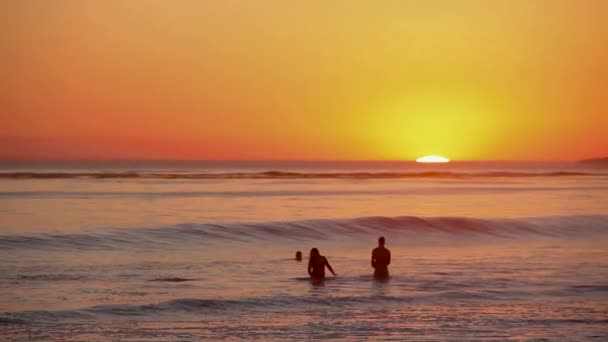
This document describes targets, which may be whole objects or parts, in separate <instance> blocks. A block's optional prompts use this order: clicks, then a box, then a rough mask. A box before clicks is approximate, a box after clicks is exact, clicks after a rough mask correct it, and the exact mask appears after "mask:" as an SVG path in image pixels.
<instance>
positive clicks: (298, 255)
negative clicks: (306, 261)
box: [296, 251, 302, 261]
mask: <svg viewBox="0 0 608 342" xmlns="http://www.w3.org/2000/svg"><path fill="white" fill-rule="evenodd" d="M296 260H297V261H302V252H300V251H297V252H296Z"/></svg>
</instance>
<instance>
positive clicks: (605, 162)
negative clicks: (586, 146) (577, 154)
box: [579, 157, 608, 167]
mask: <svg viewBox="0 0 608 342" xmlns="http://www.w3.org/2000/svg"><path fill="white" fill-rule="evenodd" d="M579 163H581V164H585V165H591V166H606V167H608V157H604V158H591V159H585V160H581V161H579Z"/></svg>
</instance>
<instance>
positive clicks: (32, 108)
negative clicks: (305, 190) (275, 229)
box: [0, 0, 608, 160]
mask: <svg viewBox="0 0 608 342" xmlns="http://www.w3.org/2000/svg"><path fill="white" fill-rule="evenodd" d="M0 42H1V43H0V44H2V49H1V52H0V59H1V67H0V70H1V72H2V73H1V76H2V82H0V119H1V124H0V158H18V159H24V158H25V159H36V158H44V159H48V158H58V159H75V158H86V159H91V158H111V159H121V158H154V159H159V158H161V159H162V158H169V159H414V158H417V157H419V156H421V155H426V154H437V155H445V156H447V157H449V158H451V159H460V160H463V159H468V160H482V159H493V160H496V159H501V160H574V159H579V158H587V157H594V156H603V155H608V133H606V132H608V1H603V0H597V1H574V0H572V1H559V0H546V1H524V0H505V1H501V0H494V1H487V0H483V1H466V0H465V1H451V0H445V1H433V0H431V1H405V0H403V1H392V0H386V1H355V0H351V1H337V0H336V1H284V0H280V1H272V0H264V1H262V0H260V1H255V0H243V1H229V0H225V1H224V0H218V1H198V0H191V1H188V0H179V1H137V0H132V1H111V0H108V1H95V0H91V1H86V0H82V1H62V0H54V1H46V0H40V1H28V0H19V1H3V2H1V3H0Z"/></svg>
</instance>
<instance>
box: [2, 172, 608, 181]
mask: <svg viewBox="0 0 608 342" xmlns="http://www.w3.org/2000/svg"><path fill="white" fill-rule="evenodd" d="M573 176H586V177H591V176H608V173H599V172H597V173H596V172H575V171H552V172H509V171H490V172H451V171H422V172H289V171H265V172H229V173H200V172H199V173H155V172H1V173H0V178H5V179H71V178H89V179H178V180H179V179H185V180H188V179H194V180H196V179H200V180H205V179H210V180H212V179H401V178H453V179H459V178H464V179H467V178H522V177H526V178H529V177H573Z"/></svg>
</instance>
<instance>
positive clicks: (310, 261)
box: [308, 258, 312, 276]
mask: <svg viewBox="0 0 608 342" xmlns="http://www.w3.org/2000/svg"><path fill="white" fill-rule="evenodd" d="M308 275H309V276H312V258H310V259H308Z"/></svg>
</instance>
